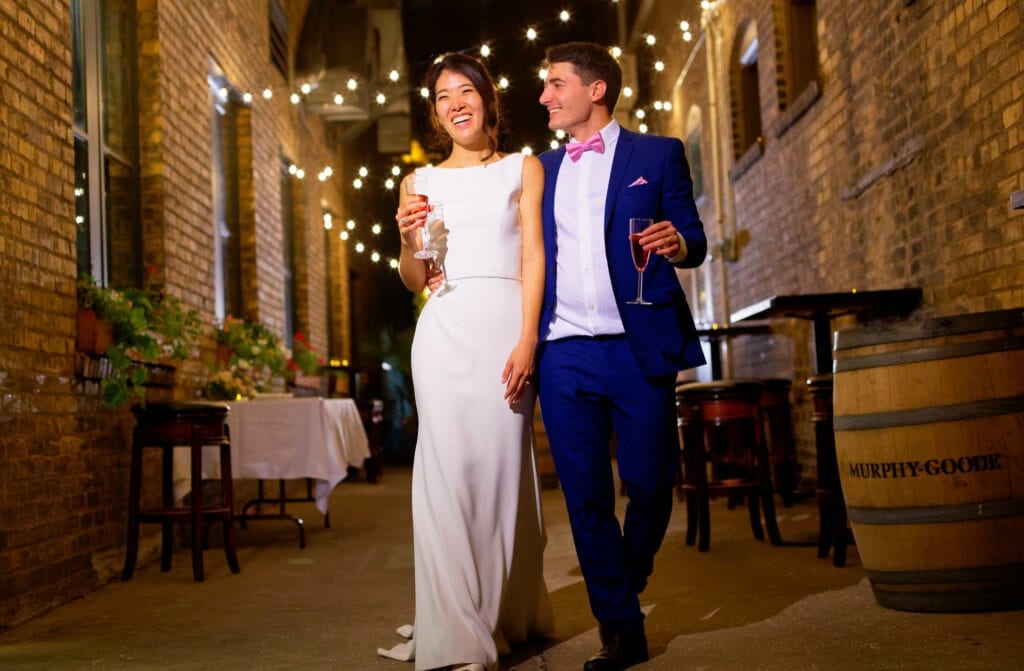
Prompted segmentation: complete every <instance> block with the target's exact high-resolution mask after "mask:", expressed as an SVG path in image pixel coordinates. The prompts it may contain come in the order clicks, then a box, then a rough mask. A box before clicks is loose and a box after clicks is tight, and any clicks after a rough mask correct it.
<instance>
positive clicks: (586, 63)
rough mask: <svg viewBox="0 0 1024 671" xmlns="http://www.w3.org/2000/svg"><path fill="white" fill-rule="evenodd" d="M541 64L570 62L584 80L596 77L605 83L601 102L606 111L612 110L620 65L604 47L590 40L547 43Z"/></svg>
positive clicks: (589, 81)
mask: <svg viewBox="0 0 1024 671" xmlns="http://www.w3.org/2000/svg"><path fill="white" fill-rule="evenodd" d="M544 58H545V65H548V66H550V65H551V64H552V63H571V64H572V66H573V67H574V68H575V69H576V74H578V75H579V76H580V79H582V80H583V83H584V84H593V83H594V82H595V81H597V80H598V79H600V80H602V81H603V82H604V83H605V86H606V87H607V88H606V90H605V94H604V105H605V107H607V108H608V113H609V114H610V113H612V112H614V111H615V103H617V102H618V101H619V91H621V90H622V68H621V67H619V64H618V62H617V61H616V60H615V58H613V57H612V55H611V53H609V52H608V49H606V48H605V47H602V46H601V45H600V44H595V43H594V42H567V43H565V44H559V45H557V46H554V47H549V48H548V49H547V51H546V52H545V54H544Z"/></svg>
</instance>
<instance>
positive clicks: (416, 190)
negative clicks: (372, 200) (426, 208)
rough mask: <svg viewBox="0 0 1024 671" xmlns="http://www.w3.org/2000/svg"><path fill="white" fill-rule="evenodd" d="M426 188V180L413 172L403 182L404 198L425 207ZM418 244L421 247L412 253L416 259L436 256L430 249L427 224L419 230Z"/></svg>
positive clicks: (426, 200) (423, 176)
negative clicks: (419, 243)
mask: <svg viewBox="0 0 1024 671" xmlns="http://www.w3.org/2000/svg"><path fill="white" fill-rule="evenodd" d="M426 187H427V180H426V177H425V175H423V174H422V173H420V172H413V173H412V174H411V175H409V177H408V178H406V180H405V196H406V199H407V200H408V201H409V202H410V203H416V202H419V203H423V204H424V205H427V203H428V200H429V199H428V198H427V194H426V193H424V192H425V191H426ZM419 237H420V242H421V243H422V245H421V246H420V248H419V249H418V250H416V251H415V252H414V253H413V256H415V257H416V258H417V259H433V258H435V257H436V256H437V252H436V251H431V249H430V227H429V222H427V223H424V225H423V228H421V229H420V236H419Z"/></svg>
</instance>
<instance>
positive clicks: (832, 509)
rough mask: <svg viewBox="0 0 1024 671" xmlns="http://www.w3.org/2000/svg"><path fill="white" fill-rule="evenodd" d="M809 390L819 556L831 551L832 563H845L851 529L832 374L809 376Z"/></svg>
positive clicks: (842, 564) (841, 564)
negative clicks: (840, 462)
mask: <svg viewBox="0 0 1024 671" xmlns="http://www.w3.org/2000/svg"><path fill="white" fill-rule="evenodd" d="M807 390H808V392H809V393H810V395H811V399H812V401H813V404H814V410H813V414H812V415H811V422H813V423H814V443H815V453H816V455H817V459H816V461H817V467H818V478H817V487H816V489H815V494H816V495H817V499H818V556H819V557H821V558H822V559H824V558H825V557H828V555H829V551H830V550H831V551H832V552H833V554H832V563H833V564H834V565H835V566H845V565H846V544H847V539H848V537H849V531H848V530H847V519H846V500H845V499H844V497H843V488H842V486H841V484H840V482H839V465H838V463H837V462H836V437H835V434H834V433H833V428H832V374H831V373H822V374H819V375H812V376H811V377H809V378H807Z"/></svg>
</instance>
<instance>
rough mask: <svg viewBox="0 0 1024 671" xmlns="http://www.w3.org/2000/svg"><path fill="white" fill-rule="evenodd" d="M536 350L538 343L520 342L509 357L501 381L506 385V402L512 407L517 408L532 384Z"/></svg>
mask: <svg viewBox="0 0 1024 671" xmlns="http://www.w3.org/2000/svg"><path fill="white" fill-rule="evenodd" d="M536 349H537V343H536V342H527V341H525V340H520V341H519V342H518V343H517V344H516V346H515V348H514V349H513V350H512V353H511V354H509V355H508V361H506V362H505V370H503V371H502V373H501V381H502V382H503V383H504V384H505V400H506V401H508V404H509V406H510V407H515V405H516V404H517V403H518V402H519V400H520V399H522V397H523V394H525V393H526V391H527V389H528V388H529V386H530V384H531V382H530V378H531V377H532V376H533V356H534V352H535V351H536Z"/></svg>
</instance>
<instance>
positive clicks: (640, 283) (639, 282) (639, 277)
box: [636, 270, 644, 301]
mask: <svg viewBox="0 0 1024 671" xmlns="http://www.w3.org/2000/svg"><path fill="white" fill-rule="evenodd" d="M636 299H637V300H638V301H642V300H643V299H644V271H642V270H641V271H638V272H637V274H636Z"/></svg>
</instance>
